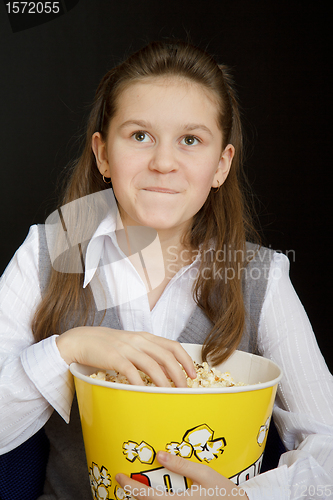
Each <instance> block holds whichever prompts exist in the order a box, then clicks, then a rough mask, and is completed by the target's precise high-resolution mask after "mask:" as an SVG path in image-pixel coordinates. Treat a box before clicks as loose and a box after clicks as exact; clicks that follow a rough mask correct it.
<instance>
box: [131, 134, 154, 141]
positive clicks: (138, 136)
mask: <svg viewBox="0 0 333 500" xmlns="http://www.w3.org/2000/svg"><path fill="white" fill-rule="evenodd" d="M132 137H134V139H135V140H136V141H138V142H150V137H149V135H147V134H146V133H145V132H135V133H134V134H133V135H132Z"/></svg>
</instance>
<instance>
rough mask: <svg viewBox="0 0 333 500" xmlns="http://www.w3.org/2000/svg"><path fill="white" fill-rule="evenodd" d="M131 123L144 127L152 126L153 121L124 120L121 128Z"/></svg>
mask: <svg viewBox="0 0 333 500" xmlns="http://www.w3.org/2000/svg"><path fill="white" fill-rule="evenodd" d="M131 125H137V126H138V127H142V128H152V125H151V123H149V122H146V121H144V120H127V121H126V122H124V123H122V124H121V125H120V127H119V129H122V128H125V127H129V126H131Z"/></svg>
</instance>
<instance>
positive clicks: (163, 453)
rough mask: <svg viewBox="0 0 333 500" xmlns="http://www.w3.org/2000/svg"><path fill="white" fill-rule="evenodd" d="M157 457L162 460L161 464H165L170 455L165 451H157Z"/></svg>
mask: <svg viewBox="0 0 333 500" xmlns="http://www.w3.org/2000/svg"><path fill="white" fill-rule="evenodd" d="M157 455H158V456H157V458H158V459H160V460H163V462H167V461H168V460H169V458H170V454H169V453H168V452H166V451H159V452H158V453H157Z"/></svg>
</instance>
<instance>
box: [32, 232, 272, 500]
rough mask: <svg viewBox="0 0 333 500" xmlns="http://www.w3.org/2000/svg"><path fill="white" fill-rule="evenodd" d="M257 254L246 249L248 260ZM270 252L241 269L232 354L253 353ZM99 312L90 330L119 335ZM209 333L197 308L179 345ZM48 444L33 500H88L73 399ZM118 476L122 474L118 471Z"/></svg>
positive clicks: (44, 256) (112, 316)
mask: <svg viewBox="0 0 333 500" xmlns="http://www.w3.org/2000/svg"><path fill="white" fill-rule="evenodd" d="M38 229H39V280H40V288H41V292H42V294H43V291H44V290H45V288H46V286H47V283H48V280H49V276H50V272H51V262H50V258H49V253H48V249H47V243H46V237H45V229H44V226H42V225H40V226H39V227H38ZM256 250H257V248H256V247H255V245H253V244H251V243H247V251H248V252H251V257H252V255H253V254H254V253H255V251H256ZM272 255H273V251H272V250H269V249H267V248H263V247H262V248H260V249H259V250H258V251H256V254H255V257H254V258H252V260H251V261H250V263H249V264H248V265H247V266H246V268H245V271H244V274H243V298H244V304H245V309H246V315H247V316H246V328H245V331H244V333H243V336H242V339H241V342H240V344H239V346H238V347H237V349H239V350H242V351H246V352H256V338H257V329H258V325H259V319H260V313H261V308H262V304H263V300H264V296H265V292H266V287H267V279H268V273H269V268H270V264H271V259H272ZM103 314H104V311H98V312H97V313H96V316H95V320H94V325H100V324H101V325H102V326H106V327H109V328H114V329H118V330H121V329H122V327H121V325H120V321H119V318H118V315H117V312H116V308H110V309H107V310H106V312H105V316H104V319H103V321H102V322H101V319H102V317H103ZM211 328H212V323H211V321H210V320H209V319H208V318H207V316H206V315H205V314H204V312H203V311H202V310H201V309H200V308H199V307H198V306H197V307H196V308H195V309H194V312H193V313H192V315H191V317H190V319H189V321H188V323H187V325H186V327H185V328H184V330H183V331H182V332H181V334H180V336H179V337H178V341H179V342H184V343H192V344H202V343H203V342H204V340H205V338H206V336H207V334H208V333H209V332H210V330H211ZM45 431H46V434H47V436H48V439H49V441H50V456H49V461H48V465H47V472H46V482H45V487H44V494H43V495H42V496H40V497H39V499H38V500H91V498H92V495H91V490H90V485H89V478H88V470H87V463H86V459H85V452H84V444H83V439H82V433H81V425H80V417H79V411H78V406H77V401H76V398H74V402H73V405H72V410H71V420H70V423H69V424H68V425H67V424H66V423H65V422H64V420H63V419H62V418H61V417H60V416H59V414H58V413H57V412H54V413H53V414H52V416H51V418H50V419H49V421H48V422H47V424H46V425H45ZM119 472H121V471H119Z"/></svg>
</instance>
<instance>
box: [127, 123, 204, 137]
mask: <svg viewBox="0 0 333 500" xmlns="http://www.w3.org/2000/svg"><path fill="white" fill-rule="evenodd" d="M131 125H136V126H138V127H142V128H144V129H146V128H153V126H152V124H151V123H150V122H147V121H145V120H127V121H126V122H124V123H122V124H121V125H120V127H119V129H123V128H125V127H130V126H131ZM181 128H182V129H183V130H186V131H187V132H192V131H193V130H203V131H204V132H207V133H208V134H209V135H211V136H212V137H213V133H212V132H211V130H210V129H209V128H208V127H206V125H203V124H202V123H188V124H186V125H183V126H182V127H181Z"/></svg>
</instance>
